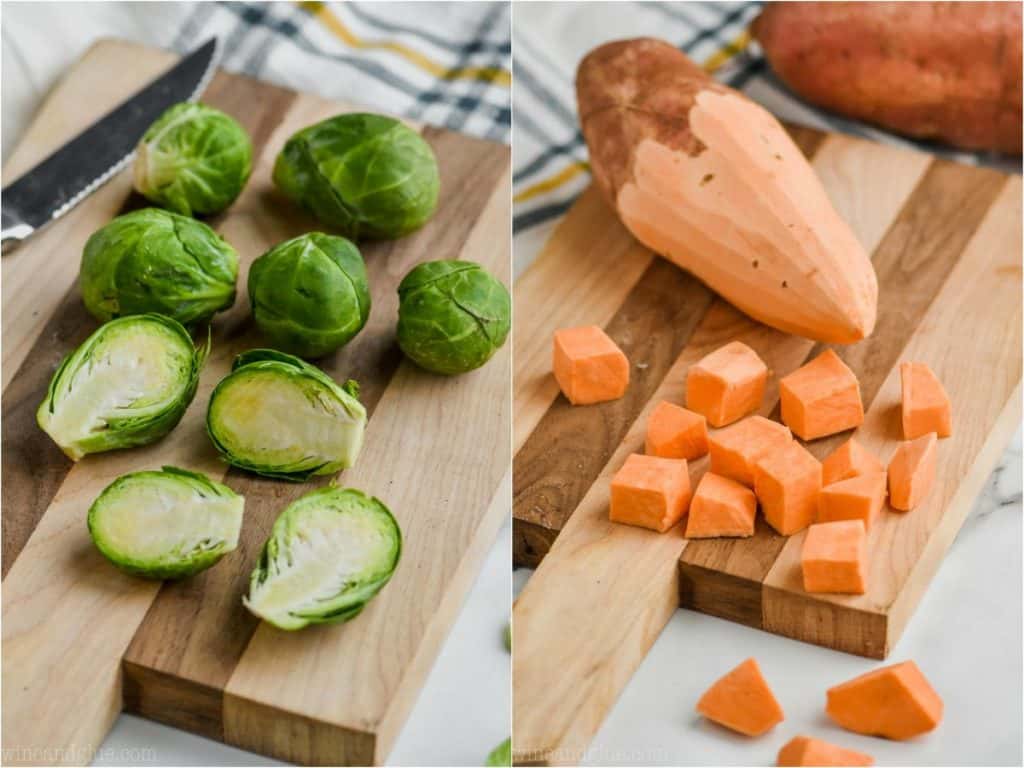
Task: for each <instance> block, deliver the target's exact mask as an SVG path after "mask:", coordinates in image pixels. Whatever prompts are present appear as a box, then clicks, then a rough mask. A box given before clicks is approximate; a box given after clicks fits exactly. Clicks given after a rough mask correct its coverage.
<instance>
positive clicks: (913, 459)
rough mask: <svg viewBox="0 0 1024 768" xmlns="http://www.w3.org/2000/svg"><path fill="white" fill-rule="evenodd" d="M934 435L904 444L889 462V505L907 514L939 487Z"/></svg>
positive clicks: (930, 434) (897, 449)
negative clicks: (936, 477) (936, 481)
mask: <svg viewBox="0 0 1024 768" xmlns="http://www.w3.org/2000/svg"><path fill="white" fill-rule="evenodd" d="M937 442H938V441H937V439H936V437H935V433H934V432H929V433H928V434H927V435H925V436H924V437H919V438H917V439H916V440H907V441H906V442H903V443H900V444H899V446H897V448H896V453H894V454H893V456H892V459H890V460H889V505H890V506H891V507H893V509H899V510H902V511H904V512H906V511H907V510H910V509H913V508H914V507H916V506H917V505H918V504H920V503H921V502H922V501H924V500H925V498H927V496H928V494H929V493H931V490H932V486H933V485H935V446H936V443H937Z"/></svg>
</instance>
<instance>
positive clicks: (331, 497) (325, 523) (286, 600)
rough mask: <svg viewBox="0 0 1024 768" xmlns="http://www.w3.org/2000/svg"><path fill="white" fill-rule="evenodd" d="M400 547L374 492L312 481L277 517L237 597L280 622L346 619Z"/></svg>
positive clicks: (392, 564)
mask: <svg viewBox="0 0 1024 768" xmlns="http://www.w3.org/2000/svg"><path fill="white" fill-rule="evenodd" d="M401 552H402V532H401V531H400V530H399V528H398V523H397V522H395V518H394V517H392V515H391V512H390V511H388V508H387V507H385V506H384V504H382V503H381V502H380V501H379V500H378V499H376V498H371V497H369V496H367V495H366V494H365V493H363V492H362V491H357V490H355V489H353V488H336V487H333V486H328V487H327V488H320V489H318V490H315V491H312V492H311V493H307V494H306V495H305V496H303V497H302V498H300V499H298V500H297V501H295V502H293V503H292V504H290V505H289V506H288V507H287V508H286V509H285V510H284V512H282V513H281V515H280V517H278V518H277V521H276V522H275V523H274V527H273V529H272V530H271V532H270V538H269V539H267V543H266V544H264V545H263V551H262V553H261V554H260V559H259V562H258V563H257V564H256V568H255V569H254V570H253V572H252V578H251V579H250V581H249V595H248V597H245V598H243V602H244V603H245V606H246V607H247V608H248V609H249V610H250V611H252V612H253V613H254V614H256V615H257V616H259V617H260V618H261V619H263V620H264V621H267V622H269V623H271V624H273V625H274V626H275V627H280V628H281V629H302V628H303V627H305V626H307V625H309V624H331V623H336V622H342V621H348V620H349V619H351V618H354V617H355V616H356V615H357V614H358V613H359V612H360V611H361V610H363V608H364V607H365V606H366V604H367V603H368V602H369V601H370V598H372V597H373V596H374V595H376V594H377V593H378V592H379V591H380V590H381V588H382V587H383V586H384V585H385V584H387V583H388V580H389V579H390V578H391V574H392V573H394V571H395V568H396V566H397V565H398V559H399V557H400V556H401Z"/></svg>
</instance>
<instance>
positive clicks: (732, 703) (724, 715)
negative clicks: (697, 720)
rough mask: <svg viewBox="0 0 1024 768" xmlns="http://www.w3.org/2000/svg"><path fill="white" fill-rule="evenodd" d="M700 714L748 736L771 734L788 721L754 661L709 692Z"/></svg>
mask: <svg viewBox="0 0 1024 768" xmlns="http://www.w3.org/2000/svg"><path fill="white" fill-rule="evenodd" d="M697 711H698V712H700V713H701V714H702V715H704V717H706V718H708V719H709V720H714V721H715V722H716V723H718V724H719V725H724V726H725V727H726V728H731V729H732V730H734V731H736V732H737V733H742V734H744V735H746V736H760V735H761V734H762V733H767V732H768V731H770V730H771V729H772V728H774V727H775V726H776V725H778V724H779V723H781V722H782V721H783V719H784V717H785V716H784V715H783V714H782V707H781V706H779V702H778V701H777V700H776V698H775V695H774V694H773V693H772V689H771V688H769V687H768V682H767V681H766V680H765V679H764V675H762V674H761V667H760V666H758V663H757V660H756V659H752V658H751V659H747V660H746V661H744V662H743V663H742V664H740V665H739V666H738V667H736V668H735V669H733V670H732V671H731V672H729V673H727V674H726V675H725V676H724V677H721V678H719V679H718V681H717V682H716V683H715V684H714V685H712V686H711V687H710V688H708V689H707V691H705V692H704V695H703V696H701V697H700V701H698V702H697Z"/></svg>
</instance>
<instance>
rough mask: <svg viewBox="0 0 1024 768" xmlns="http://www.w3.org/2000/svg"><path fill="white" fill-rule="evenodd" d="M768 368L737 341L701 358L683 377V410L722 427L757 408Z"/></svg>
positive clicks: (766, 379)
mask: <svg viewBox="0 0 1024 768" xmlns="http://www.w3.org/2000/svg"><path fill="white" fill-rule="evenodd" d="M767 381H768V366H766V365H765V364H764V362H763V361H762V360H761V358H760V357H758V356H757V353H756V352H755V351H754V350H752V349H751V348H750V347H748V346H747V345H746V344H744V343H743V342H741V341H733V342H730V343H729V344H726V345H725V346H724V347H719V348H718V349H716V350H715V351H714V352H712V353H710V354H708V355H705V356H704V357H703V358H702V359H701V360H700V361H698V362H697V363H695V364H694V365H691V366H690V370H689V371H688V372H687V374H686V407H687V408H689V409H690V410H691V411H696V412H697V413H702V414H704V416H705V417H706V418H707V420H708V423H710V424H711V426H713V427H724V426H725V425H726V424H732V423H733V422H734V421H736V420H737V419H741V418H743V417H744V416H746V415H747V414H749V413H753V412H754V411H756V410H757V409H758V408H760V407H761V400H762V399H764V386H765V383H766V382H767Z"/></svg>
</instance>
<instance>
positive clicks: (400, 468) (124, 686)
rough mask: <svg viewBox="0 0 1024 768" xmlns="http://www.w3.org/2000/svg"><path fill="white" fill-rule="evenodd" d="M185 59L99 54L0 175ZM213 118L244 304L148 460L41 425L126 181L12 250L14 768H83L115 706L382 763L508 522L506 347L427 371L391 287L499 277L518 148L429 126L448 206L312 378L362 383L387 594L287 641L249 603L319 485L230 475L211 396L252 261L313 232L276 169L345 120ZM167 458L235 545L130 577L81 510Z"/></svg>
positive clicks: (374, 251) (6, 281)
mask: <svg viewBox="0 0 1024 768" xmlns="http://www.w3.org/2000/svg"><path fill="white" fill-rule="evenodd" d="M174 58H175V57H174V56H173V55H172V54H169V53H167V52H164V51H158V50H153V49H148V48H144V47H140V46H137V45H134V44H129V43H125V42H120V41H104V42H101V43H99V44H98V45H96V46H95V47H94V48H93V49H91V50H90V51H89V52H88V53H87V54H86V56H85V57H84V58H83V59H82V60H81V61H80V62H79V63H78V64H77V66H76V67H75V68H74V69H73V70H72V71H71V72H70V73H69V74H68V75H67V76H66V77H65V79H64V80H63V81H62V82H61V83H60V84H59V85H58V87H57V88H56V89H55V90H54V92H53V93H52V94H51V96H50V97H49V99H48V100H47V102H46V103H45V105H44V106H43V108H42V110H41V111H40V112H39V115H38V117H37V118H36V120H35V122H34V123H33V125H32V126H31V128H30V129H29V131H28V132H27V134H26V136H25V139H24V141H23V142H22V144H21V146H20V147H19V148H18V150H17V152H16V153H15V154H14V155H13V156H12V158H11V161H10V163H8V166H7V167H6V168H5V169H4V182H5V183H6V182H9V181H10V180H11V179H13V178H16V177H17V176H18V175H19V174H20V173H21V172H22V171H24V170H25V169H26V168H28V167H30V166H31V165H32V164H33V163H34V162H36V161H38V160H39V159H41V158H42V157H44V156H45V155H46V154H47V153H48V152H49V151H51V150H52V149H53V148H55V147H56V146H59V145H60V144H61V143H62V142H63V141H65V140H66V139H68V138H70V137H71V136H72V135H74V134H75V133H77V132H78V131H79V130H81V129H82V128H84V127H85V126H86V125H87V124H88V123H89V122H91V121H92V120H93V119H95V118H96V117H98V116H100V115H101V114H103V113H104V112H105V111H107V109H109V108H110V107H112V106H113V105H114V104H116V103H117V102H119V101H120V100H122V99H124V98H125V97H127V96H129V95H130V94H131V93H132V92H133V91H134V90H135V89H136V88H138V87H139V86H141V85H142V84H143V83H145V82H146V81H148V80H149V79H150V78H152V77H153V76H155V75H156V74H158V73H159V72H161V71H162V70H163V69H165V68H166V67H167V66H169V65H170V64H171V63H172V62H173V60H174ZM204 101H206V102H207V103H209V104H212V105H213V106H216V107H219V108H220V109H223V110H225V111H226V112H228V113H229V114H231V115H233V116H234V117H236V118H237V119H238V120H240V121H241V122H242V124H243V125H244V126H245V127H246V128H247V130H248V131H249V132H250V134H251V135H252V137H253V141H254V145H255V159H254V170H253V174H252V179H251V180H250V182H249V184H248V186H247V187H246V189H245V191H244V192H243V194H242V196H241V197H240V198H239V200H238V201H237V202H236V203H235V204H234V205H233V206H232V207H231V208H230V209H229V210H228V211H227V212H226V213H224V214H222V215H221V216H219V217H217V218H216V219H215V220H213V221H212V222H211V224H212V225H213V226H214V227H215V228H216V229H217V230H218V231H219V232H220V233H221V234H223V235H224V236H225V237H226V238H227V239H228V240H229V241H230V242H231V243H232V244H233V245H234V246H235V247H236V248H237V249H238V251H239V254H240V257H241V261H242V269H241V276H240V278H239V297H238V301H237V302H236V304H235V306H234V308H233V309H232V310H230V311H229V312H226V313H224V314H222V315H218V316H217V318H216V320H215V322H214V341H213V351H212V353H211V355H210V358H209V360H208V362H207V364H206V368H205V369H204V371H203V373H202V377H201V380H200V384H199V392H198V394H197V395H196V398H195V401H194V402H193V404H192V406H191V407H190V408H189V410H188V412H187V413H186V414H185V417H184V419H183V421H182V422H181V424H180V425H179V426H178V427H177V428H176V429H175V430H174V431H173V432H172V433H171V434H170V435H168V436H167V437H166V438H164V439H163V440H161V441H160V442H158V443H156V444H154V445H152V446H147V447H145V448H141V449H136V450H131V451H121V452H113V453H107V454H99V455H94V456H90V457H87V458H86V459H84V460H83V461H81V462H79V463H78V464H74V465H73V464H72V463H71V462H70V461H69V460H67V459H66V458H65V457H64V456H63V455H62V454H61V452H60V451H59V450H58V449H57V447H56V446H55V445H54V444H53V443H52V442H51V441H50V440H49V439H48V438H47V436H46V435H44V434H43V433H42V432H41V431H40V430H39V429H38V427H37V426H36V425H35V417H34V412H35V409H36V407H37V405H38V404H39V402H40V401H41V399H42V397H43V394H44V392H45V389H46V385H47V382H48V380H49V378H50V376H51V374H52V373H53V371H54V369H55V366H56V364H57V362H58V360H60V358H61V357H62V356H63V355H64V354H66V353H67V352H68V351H70V350H71V349H73V348H74V347H75V346H77V345H78V344H79V343H80V342H81V341H82V340H83V339H84V338H85V337H86V336H87V335H88V334H89V333H90V332H91V331H93V330H94V329H95V328H96V326H97V324H96V322H95V321H94V320H93V319H92V318H91V317H90V316H89V315H88V314H87V313H86V311H85V309H84V307H83V306H82V302H81V299H80V298H79V295H78V289H77V285H76V279H77V275H78V262H79V259H80V256H81V251H82V246H83V245H84V243H85V240H86V238H87V237H88V236H89V235H90V234H91V233H92V232H93V231H94V230H96V229H98V228H99V227H100V226H102V225H103V224H105V223H106V222H107V221H108V220H109V219H110V218H111V217H112V216H114V215H115V214H117V213H119V212H122V211H125V210H127V209H132V208H137V207H140V206H142V205H143V204H144V201H142V200H141V199H139V198H138V197H136V196H133V195H132V194H131V192H130V178H129V175H128V173H122V174H121V175H119V176H118V177H117V178H115V179H114V180H113V181H111V182H110V183H109V184H107V185H106V186H104V187H103V188H102V189H101V190H99V191H98V192H97V193H95V194H94V195H92V196H91V197H90V198H89V199H88V200H87V201H86V202H84V203H83V204H82V205H80V206H79V207H78V208H76V209H75V210H74V211H73V212H72V213H70V214H69V215H67V216H65V217H64V218H62V219H60V220H59V221H58V222H56V223H55V224H54V225H52V226H51V227H49V228H48V229H46V230H45V231H43V232H42V233H40V234H38V235H37V236H35V237H33V238H32V239H31V240H29V241H28V242H27V243H25V244H24V245H23V246H22V247H21V248H19V249H18V250H16V251H15V252H14V253H12V254H9V255H6V256H4V258H3V261H2V268H3V384H4V388H3V406H2V407H3V479H4V483H3V649H2V656H3V681H4V685H3V739H4V743H3V747H4V758H5V762H8V763H10V764H16V763H26V764H54V763H61V764H64V763H68V764H78V763H85V762H88V761H89V760H90V759H91V755H92V751H93V750H95V749H96V748H97V747H99V746H100V744H101V742H102V740H103V738H104V736H105V735H106V733H107V730H108V729H109V727H110V725H111V723H112V722H113V720H114V718H115V717H116V716H117V713H118V712H119V711H120V710H121V709H122V707H124V708H125V709H126V710H128V711H131V712H136V713H139V714H142V715H144V716H146V717H150V718H153V719H155V720H159V721H161V722H164V723H169V724H171V725H175V726H178V727H181V728H185V729H188V730H191V731H194V732H196V733H200V734H202V735H204V736H208V737H211V738H215V739H220V740H222V741H224V742H227V743H229V744H233V745H237V746H240V747H244V748H246V749H251V750H255V751H257V752H262V753H264V754H267V755H272V756H275V757H278V758H282V759H285V760H289V761H295V762H300V763H314V764H330V765H338V764H356V765H359V764H376V763H380V762H382V761H383V760H384V759H385V758H386V756H387V754H388V752H389V750H390V748H391V745H392V744H393V742H394V740H395V737H396V735H397V733H398V731H399V730H400V729H401V727H402V724H403V722H404V720H405V718H406V715H407V714H408V712H409V710H410V709H411V707H412V704H413V703H414V701H415V699H416V696H417V694H418V692H419V689H420V687H421V685H422V683H423V682H424V679H425V677H426V675H427V673H428V672H429V670H430V668H431V665H432V664H433V661H434V659H435V657H436V655H437V652H438V651H439V649H440V646H441V644H442V642H443V640H444V638H445V636H446V634H447V632H448V629H449V628H450V626H451V624H452V622H453V621H454V618H455V616H456V613H457V611H458V610H459V607H460V606H461V604H462V600H463V597H464V596H465V594H466V593H467V591H468V589H469V587H470V586H471V584H472V582H473V581H474V579H475V576H476V573H477V570H478V568H479V566H480V564H481V562H482V559H483V557H484V555H485V554H486V552H487V550H488V549H489V548H490V545H491V543H492V542H493V540H494V537H495V535H496V533H497V531H498V528H499V527H500V525H501V524H502V522H503V520H504V519H505V518H506V516H507V514H508V503H507V500H506V499H507V486H504V487H505V488H506V490H505V491H504V492H503V491H501V488H502V487H503V478H506V477H507V474H508V471H509V470H508V466H509V460H510V452H509V447H508V446H509V431H510V430H509V426H508V425H509V422H510V406H509V403H508V399H509V398H508V394H507V393H508V380H509V376H510V354H509V352H510V349H509V347H510V345H507V346H506V348H505V349H503V350H502V351H501V352H500V353H499V354H498V355H497V356H496V357H495V358H494V359H493V360H492V361H491V362H490V363H489V364H488V365H486V366H484V367H483V368H481V369H480V370H478V371H475V372H473V373H470V374H467V375H464V376H460V377H454V378H446V377H439V376H433V375H430V374H427V373H425V372H423V371H421V370H419V369H417V368H415V367H414V366H412V365H411V364H409V363H408V362H404V361H403V358H402V356H401V354H400V352H399V350H398V348H397V346H396V344H395V339H394V328H395V322H396V317H397V315H396V312H397V304H398V299H397V294H396V292H395V289H396V286H397V284H398V282H399V280H400V279H401V278H402V276H403V275H404V274H405V273H406V272H407V271H408V270H409V269H410V268H411V267H412V266H413V265H415V264H416V263H418V262H420V261H423V260H427V259H437V258H464V259H470V260H474V261H478V262H480V263H482V264H484V265H486V266H487V267H488V269H490V270H491V271H492V272H493V273H495V274H496V275H498V276H499V277H500V278H501V279H503V280H504V281H505V282H506V283H507V282H508V281H509V279H510V278H509V260H510V259H509V257H510V254H509V243H508V240H509V238H508V231H509V220H510V218H509V217H510V206H511V200H510V181H509V150H508V148H507V147H505V146H503V145H498V144H494V143H490V142H485V141H479V140H476V139H472V138H469V137H466V136H462V135H459V134H456V133H453V132H449V131H443V130H438V129H433V128H424V129H423V135H424V136H425V137H426V139H427V140H428V141H429V142H430V144H431V146H432V147H433V148H434V151H435V152H436V154H437V156H438V161H439V165H440V169H441V180H442V185H441V186H442V194H441V202H440V205H439V207H438V211H437V214H436V216H435V217H434V218H433V220H432V221H431V222H430V223H429V224H428V225H427V226H425V227H424V228H423V229H422V230H420V231H418V232H416V233H415V234H413V235H411V236H409V237H406V238H403V239H401V240H398V241H395V242H383V243H375V244H372V245H367V246H366V247H365V248H363V254H364V256H365V258H366V262H367V269H368V271H369V277H370V285H371V290H372V295H373V310H372V312H371V314H370V319H369V323H368V325H367V326H366V328H365V329H364V330H363V331H362V333H361V334H360V335H359V336H358V337H357V338H356V339H355V340H354V341H353V342H352V343H351V344H349V345H348V346H347V347H346V348H345V349H344V350H342V351H341V352H339V353H337V354H335V355H334V356H332V357H329V358H327V359H325V360H323V361H321V365H322V367H323V368H324V369H325V370H326V371H327V372H328V373H330V374H331V375H333V376H334V377H335V378H336V379H344V378H348V377H352V378H355V379H357V380H359V382H360V383H361V385H362V400H363V402H364V403H365V404H366V406H367V408H368V410H369V411H370V414H371V417H370V422H369V426H368V430H367V435H366V443H365V446H364V448H363V452H362V455H361V456H360V457H359V461H358V463H357V465H356V466H355V467H354V468H352V469H350V470H347V471H346V472H344V473H343V474H342V475H341V477H340V483H341V484H344V485H351V486H354V487H358V488H361V489H364V490H365V491H367V492H369V493H372V494H374V495H376V496H379V497H380V498H381V499H383V500H384V501H385V502H386V503H387V504H388V505H389V506H390V508H391V509H392V510H393V511H394V513H395V516H396V518H397V519H398V521H399V523H400V525H401V527H402V531H403V534H404V547H403V554H402V562H401V563H400V565H399V567H398V570H397V571H396V573H395V575H394V578H393V579H392V581H391V583H390V584H389V585H388V586H387V587H386V588H385V589H384V590H383V591H382V592H381V593H380V595H379V596H378V597H377V598H375V599H374V600H373V602H371V604H370V605H369V606H368V607H367V609H366V610H365V611H364V612H363V614H362V615H360V616H359V617H358V618H357V619H355V620H354V621H352V622H350V623H348V624H344V625H341V626H333V627H315V628H309V629H306V630H303V631H301V632H296V633H286V632H282V631H279V630H276V629H274V628H272V627H270V626H268V625H265V624H260V623H259V622H258V621H257V620H256V619H255V618H254V617H253V616H252V615H250V614H249V613H248V612H247V611H246V610H245V609H244V608H243V607H242V604H241V596H242V594H243V593H244V591H245V590H246V588H247V583H248V578H249V573H250V572H251V570H252V567H253V564H254V561H255V558H256V556H257V554H258V551H259V548H260V546H261V545H262V543H263V541H264V540H265V538H266V536H267V531H268V530H269V529H270V526H271V525H272V523H273V521H274V519H275V517H276V516H277V514H278V513H279V512H280V511H281V509H283V508H284V506H285V505H286V504H288V503H289V502H290V501H292V500H293V499H295V498H297V497H298V496H300V495H301V494H303V493H305V492H307V491H309V490H310V489H311V488H312V487H314V486H317V485H322V484H323V483H326V482H328V480H327V479H322V480H320V481H318V482H311V483H307V484H303V485H293V484H290V483H283V482H275V481H270V480H265V479H260V478H257V477H255V476H251V475H247V474H245V473H242V472H238V471H236V470H230V471H226V470H227V467H226V465H224V464H223V463H222V462H221V461H220V460H219V459H218V457H217V454H216V452H215V450H214V449H213V446H212V445H211V443H210V441H209V439H208V438H207V437H206V435H205V433H204V426H203V424H204V416H205V410H206V403H207V400H208V397H209V394H210V392H211V390H212V388H213V387H214V385H215V384H216V383H217V381H218V380H219V379H220V378H221V377H223V376H224V375H225V374H226V373H227V372H228V370H229V367H230V364H231V361H232V359H233V358H234V356H235V355H236V354H237V353H238V352H240V351H242V350H245V349H248V348H252V347H256V346H260V345H261V340H260V337H259V335H258V332H257V331H256V330H255V329H254V327H253V326H252V324H251V322H250V319H249V311H248V298H247V296H246V292H245V285H246V275H247V272H248V266H249V264H251V262H252V260H253V259H255V258H256V257H257V256H259V255H260V254H261V253H263V252H264V251H265V250H266V249H267V248H268V247H269V246H271V245H273V244H274V243H277V242H279V241H282V240H284V239H286V238H290V237H293V236H295V235H298V234H301V233H303V232H306V231H310V230H314V229H319V228H320V227H319V226H318V225H317V224H316V222H314V221H313V220H311V219H309V218H307V217H306V216H304V215H303V214H301V213H300V212H299V211H297V210H296V208H295V207H294V206H293V205H292V204H290V203H289V202H288V201H287V200H284V199H283V198H282V197H280V196H279V195H278V194H277V193H276V192H275V191H274V189H273V187H272V184H271V181H270V171H271V168H272V164H273V161H274V158H275V156H276V155H277V153H278V151H279V150H280V148H281V147H282V145H283V144H284V141H285V140H286V139H287V137H288V136H289V135H290V134H291V133H293V132H294V131H295V130H297V129H299V128H301V127H304V126H306V125H308V124H310V123H313V122H315V121H317V120H320V119H323V118H325V117H328V116H330V115H333V114H337V113H339V112H344V111H351V110H352V109H353V107H351V106H349V105H345V104H339V103H333V102H328V101H325V100H322V99H319V98H315V97H312V96H308V95H304V94H298V93H294V92H292V91H288V90H285V89H282V88H278V87H276V86H272V85H269V84H266V83H262V82H258V81H256V80H253V79H250V78H247V77H243V76H240V75H230V74H225V73H223V72H220V73H218V74H217V76H216V77H215V78H214V80H213V82H212V84H211V85H210V87H209V89H208V91H207V92H206V94H205V95H204ZM163 464H175V465H178V466H183V467H188V468H191V469H195V470H200V471H203V472H206V473H208V474H210V475H211V476H213V477H215V478H221V477H225V482H226V483H227V484H228V485H230V486H231V487H232V488H233V489H235V490H236V491H237V492H239V493H241V494H244V496H245V497H246V505H245V520H244V524H243V530H242V536H241V541H240V543H239V548H238V550H237V551H236V552H234V553H232V554H231V555H229V556H227V557H225V558H224V559H223V560H222V561H221V562H220V563H219V564H218V565H217V566H216V567H214V568H212V569H210V570H208V571H206V572H204V573H203V574H201V575H199V576H197V577H196V578H193V579H189V580H186V581H182V582H178V583H167V584H162V585H161V584H159V583H151V582H146V581H142V580H139V579H136V578H132V577H129V576H125V575H123V574H121V573H120V572H118V571H117V570H116V569H114V568H113V567H112V566H110V564H109V563H107V562H106V561H105V560H104V559H103V558H102V557H101V556H100V555H99V554H98V553H97V551H96V550H95V549H94V547H93V546H92V545H91V542H90V540H89V536H88V533H87V531H86V525H85V514H86V510H87V509H88V506H89V504H90V503H91V502H92V500H93V499H94V498H95V496H96V495H97V494H98V493H99V491H100V490H102V488H103V487H104V486H105V485H106V484H107V483H109V482H110V481H111V480H113V479H114V478H115V477H116V476H118V475H120V474H122V473H124V472H128V471H131V470H137V469H142V468H153V467H159V466H161V465H163Z"/></svg>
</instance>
